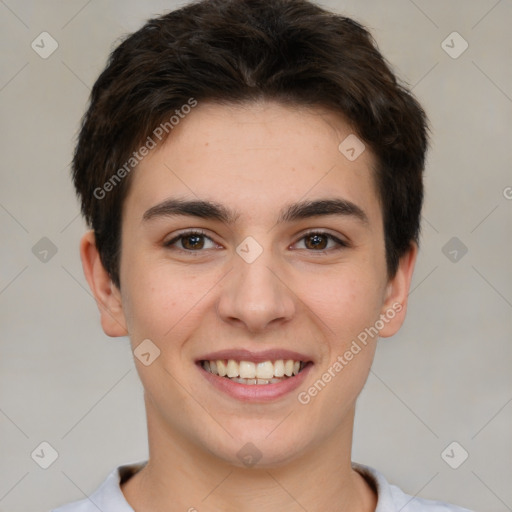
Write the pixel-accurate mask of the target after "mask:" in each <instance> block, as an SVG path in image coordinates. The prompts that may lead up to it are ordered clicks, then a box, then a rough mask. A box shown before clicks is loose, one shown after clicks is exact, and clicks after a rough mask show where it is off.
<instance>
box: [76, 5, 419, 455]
mask: <svg viewBox="0 0 512 512" xmlns="http://www.w3.org/2000/svg"><path fill="white" fill-rule="evenodd" d="M426 149H427V128H426V118H425V114H424V112H423V110H422V108H421V107H420V105H419V104H418V103H417V101H416V100H415V99H414V98H413V96H412V95H411V94H410V92H408V91H407V90H406V88H405V87H403V86H402V85H401V84H400V83H399V82H398V81H397V79H396V78H395V76H394V74H393V72H392V71H391V69H390V67H389V65H388V64H387V63H386V62H385V60H384V58H383V57H382V55H381V54H380V53H379V51H378V49H377V47H376V45H375V42H374V41H373V40H372V38H371V36H370V34H369V33H368V32H367V31H366V30H365V29H364V28H363V27H362V26H361V25H359V24H358V23H356V22H355V21H353V20H351V19H348V18H345V17H342V16H338V15H334V14H332V13H329V12H327V11H324V10H322V9H321V8H320V7H318V6H316V5H314V4H312V3H309V2H306V1H300V0H299V1H290V0H276V1H275V2H266V1H263V0H261V1H249V0H242V1H240V0H236V1H234V0H213V1H208V2H207V1H202V2H195V3H192V4H190V5H188V6H185V7H183V8H181V9H179V10H176V11H173V12H171V13H169V14H166V15H164V16H162V17H159V18H156V19H153V20H150V21H148V22H147V23H146V25H144V27H142V28H141V29H140V30H139V31H137V32H136V33H134V34H132V35H130V36H129V37H127V38H126V39H125V40H124V41H123V42H122V43H121V44H120V45H119V46H118V47H117V48H116V49H115V50H114V51H113V52H112V54H111V56H110V59H109V62H108V65H107V67H106V68H105V70H104V71H103V72H102V74H101V75H100V77H99V78H98V80H97V81H96V83H95V85H94V87H93V90H92V93H91V101H90V106H89V108H88V111H87V113H86V115H85V116H84V119H83V123H82V127H81V131H80V134H79V139H78V143H77V146H76V151H75V156H74V160H73V178H74V183H75V186H76V189H77V192H78V195H79V197H80V200H81V207H82V212H83V214H84V216H85V218H86V219H87V221H88V223H89V224H90V226H91V228H92V231H91V232H90V233H88V234H87V235H86V236H85V237H84V239H83V241H82V259H83V262H84V269H85V273H86V277H87V279H88V281H89V284H90V285H91V288H92V289H93V292H94V293H95V296H96V298H97V299H98V303H99V304H100V306H101V310H102V325H103V328H104V330H105V332H106V333H107V334H109V335H111V336H122V335H126V334H129V335H130V338H131V341H132V345H133V347H134V348H136V347H137V346H138V345H139V344H140V343H141V342H142V341H143V340H147V339H149V340H151V344H152V345H151V346H152V347H153V348H154V350H155V351H156V352H155V354H156V353H159V357H158V358H156V359H155V360H154V362H152V364H151V365H148V366H145V365H144V364H142V363H141V362H140V361H138V360H136V363H137V365H138V370H139V374H140V375H141V379H142V381H143V384H144V386H145V389H146V395H147V397H148V396H149V403H147V406H149V407H150V408H152V410H153V421H154V422H155V424H157V423H160V425H167V426H171V428H173V429H174V432H175V433H176V435H180V436H181V437H182V438H183V439H186V440H188V441H189V442H190V443H191V445H194V446H202V447H207V449H208V450H210V451H211V452H214V453H215V454H216V455H218V456H220V457H222V458H224V459H230V457H231V456H232V455H233V446H232V442H233V437H234V438H236V439H237V442H236V446H238V447H240V446H241V445H243V442H246V441H249V440H251V441H254V442H255V441H257V442H258V443H259V446H262V448H263V450H262V451H263V452H264V454H267V457H268V458H267V459H266V461H267V462H268V463H272V461H274V462H275V461H278V460H279V461H284V460H286V459H289V458H290V457H292V456H293V455H292V451H293V450H294V453H295V454H297V453H299V452H301V450H302V451H304V452H305V451H306V450H307V448H308V447H311V446H313V445H314V444H315V443H318V442H319V439H322V438H323V439H326V438H328V437H329V435H330V434H333V433H334V432H336V431H337V430H338V429H339V428H341V425H343V424H344V423H343V422H346V421H347V420H348V419H349V418H350V414H351V411H353V406H354V403H355V399H356V397H357V395H358V394H359V392H360V390H361V389H362V387H363V385H364V382H365V380H366V377H367V375H368V371H369V368H370V365H371V361H372V358H373V353H374V349H375V341H376V339H377V337H378V336H390V335H392V334H394V333H395V332H396V331H397V330H398V329H399V327H400V325H401V323H402V322H403V318H404V315H405V309H406V308H405V306H406V302H407V293H408V288H409V284H410V279H411V276H412V271H413V267H414V262H415V257H416V251H417V245H418V236H419V229H420V214H421V206H422V199H423V185H422V172H423V167H424V158H425V152H426ZM170 199H171V201H170ZM191 228H194V229H193V231H195V234H193V235H190V234H188V238H186V239H184V238H181V239H179V240H178V238H177V237H178V235H183V234H184V233H186V232H187V230H188V231H191V230H192V229H191ZM308 233H309V235H308ZM322 233H323V234H322ZM305 235H308V236H306V238H304V237H305ZM191 240H192V243H190V242H191ZM311 242H313V243H311ZM248 254H250V255H251V256H250V257H248ZM397 304H399V305H400V306H397ZM391 310H393V314H392V315H391V313H389V312H390V311H391ZM382 315H387V316H386V317H385V318H383V317H382ZM377 321H379V322H380V323H379V324H377V325H378V328H376V327H375V325H376V322H377ZM381 325H382V328H381V327H380V326H381ZM372 327H373V331H371V328H372ZM365 329H366V330H367V331H365ZM374 331H375V333H376V332H377V331H378V335H377V334H375V333H374V334H372V335H370V336H369V338H368V336H367V339H366V340H365V341H366V343H362V342H361V336H360V335H361V333H362V332H372V333H373V332H374ZM357 339H359V340H360V342H359V344H357V343H356V344H357V345H358V346H359V348H360V349H361V350H360V352H361V354H362V355H359V352H358V351H357V349H355V348H354V349H351V347H354V345H353V342H354V340H357ZM234 349H240V350H248V351H249V352H250V353H252V354H253V355H254V354H255V353H259V352H261V351H265V350H267V349H270V350H289V351H293V352H296V353H297V354H296V358H298V357H303V358H304V359H307V361H304V362H305V363H309V365H308V366H307V368H306V370H307V371H306V372H304V371H303V372H301V373H303V374H304V375H303V376H302V377H301V378H302V380H303V381H304V382H303V385H302V388H301V389H298V388H297V389H296V391H295V396H297V395H298V394H299V392H300V391H303V392H304V389H307V387H306V388H304V386H311V384H312V383H313V382H314V381H317V380H318V379H319V378H320V377H321V376H322V375H323V374H324V373H325V371H328V369H329V368H331V370H330V373H331V379H329V380H332V384H331V383H329V386H328V389H327V386H326V389H325V390H323V389H322V392H321V393H319V392H318V390H317V393H315V392H312V393H307V396H309V397H310V398H311V394H313V395H314V396H315V399H314V400H310V399H307V398H304V399H303V400H302V402H301V401H300V400H297V399H295V400H290V394H285V395H283V396H281V397H278V398H275V399H273V400H268V399H265V400H261V401H256V402H255V403H251V405H252V406H247V403H245V402H244V401H240V399H239V398H238V399H237V398H233V397H232V396H231V395H226V394H225V393H223V392H222V391H219V390H218V389H217V388H216V387H215V386H214V387H210V385H209V381H208V380H205V381H204V382H203V381H202V380H201V379H197V375H196V374H195V373H194V372H196V370H197V371H198V372H203V371H204V370H203V369H202V368H200V365H201V364H202V363H201V361H203V360H204V359H208V357H207V356H208V355H212V354H214V353H215V354H216V356H217V355H218V356H219V357H220V355H222V354H220V355H219V353H217V352H218V351H228V353H229V351H233V350H234ZM152 350H153V349H152ZM350 350H352V353H353V357H354V362H352V361H350V364H348V361H347V364H346V365H345V363H343V365H342V369H340V370H339V371H338V372H336V371H335V370H334V369H332V366H333V364H334V362H335V361H336V360H338V357H339V356H342V355H343V354H344V353H346V352H347V351H350ZM355 354H357V356H356V355H355ZM269 357H271V356H269ZM278 357H280V356H279V355H278ZM240 358H242V356H241V355H240V357H239V359H240ZM247 358H249V356H247ZM242 359H243V358H242ZM292 359H293V357H292ZM345 360H346V359H344V361H345ZM350 360H352V357H351V358H350ZM338 362H339V360H338ZM340 364H341V362H340ZM338 368H339V367H338ZM341 370H343V371H341ZM333 372H334V374H335V375H336V377H334V376H333ZM201 376H202V374H201ZM294 378H295V377H294ZM308 379H309V380H308ZM184 390H186V391H184ZM190 394H193V395H194V397H196V401H197V402H203V403H205V404H206V403H212V400H215V401H216V402H217V403H216V404H215V405H214V408H216V410H218V411H219V413H220V416H221V417H222V419H221V420H220V421H221V423H222V426H219V422H218V421H214V419H213V417H208V418H207V419H206V421H208V422H211V424H212V425H213V427H214V430H213V432H215V434H214V435H212V433H211V432H212V430H209V431H208V432H210V433H209V434H208V433H206V431H205V430H204V429H203V423H204V421H205V420H204V418H201V414H204V411H203V412H202V413H201V414H200V411H201V408H200V407H198V404H197V403H194V401H191V400H188V399H187V396H189V395H190ZM316 394H318V396H317V397H316ZM302 396H303V397H305V396H306V395H302ZM304 402H307V404H305V403H304ZM176 404H179V405H178V409H179V410H178V409H177V408H176ZM283 404H284V408H285V409H287V408H288V409H290V410H291V409H292V408H296V407H309V408H310V411H311V414H313V416H314V417H315V418H317V420H313V421H309V422H308V424H307V425H306V424H304V425H302V424H301V429H300V432H301V433H300V434H298V433H297V434H294V435H295V436H299V437H300V439H297V438H296V437H294V436H293V435H289V432H299V431H298V430H297V429H296V428H294V427H297V425H296V424H295V422H301V421H302V422H304V420H303V419H301V418H299V417H297V418H296V419H291V420H289V422H287V423H288V427H287V426H286V425H285V426H284V427H283V429H282V435H279V434H278V433H276V435H275V436H274V437H273V439H270V440H269V439H267V438H265V436H264V434H265V435H266V434H267V433H268V431H269V430H270V429H271V428H270V427H271V426H272V425H276V424H277V423H278V421H279V419H280V418H282V416H284V414H283ZM333 407H334V408H335V410H336V413H334V414H333V413H332V412H331V411H332V410H333ZM241 411H242V414H241V413H240V412H241ZM297 416H298V415H297ZM326 417H328V418H329V419H328V420H327V421H326V420H325V418H326ZM157 418H158V419H157ZM322 418H323V419H322ZM217 420H218V418H217ZM191 424H192V427H191ZM215 429H216V430H215ZM288 430H289V432H288ZM227 432H229V435H228V434H227ZM215 436H218V438H219V439H221V441H220V442H219V440H218V439H216V440H215V443H214V441H213V440H212V439H213V438H214V437H215ZM230 439H231V440H230ZM263 439H265V440H263ZM283 441H289V444H287V442H283ZM213 444H215V446H216V447H215V448H213ZM255 444H256V443H255ZM292 445H293V447H294V448H293V450H292V448H291V447H292ZM290 450H292V451H290ZM229 454H231V455H229Z"/></svg>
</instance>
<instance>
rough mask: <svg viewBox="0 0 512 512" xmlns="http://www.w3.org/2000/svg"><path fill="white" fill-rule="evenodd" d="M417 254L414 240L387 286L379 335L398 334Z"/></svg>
mask: <svg viewBox="0 0 512 512" xmlns="http://www.w3.org/2000/svg"><path fill="white" fill-rule="evenodd" d="M417 255H418V245H417V244H416V243H414V242H412V243H411V246H410V249H409V251H407V253H405V254H404V255H403V256H402V257H401V258H400V262H399V265H398V270H397V272H396V274H395V276H394V277H393V278H392V279H390V280H389V283H388V285H387V287H386V296H385V300H384V304H383V306H382V311H381V318H382V319H383V323H384V327H383V329H381V330H380V332H379V336H380V337H382V338H387V337H389V336H393V335H394V334H396V333H397V332H398V330H399V329H400V327H401V326H402V324H403V322H404V320H405V314H406V311H407V300H408V295H409V289H410V286H411V281H412V275H413V272H414V265H415V263H416V257H417Z"/></svg>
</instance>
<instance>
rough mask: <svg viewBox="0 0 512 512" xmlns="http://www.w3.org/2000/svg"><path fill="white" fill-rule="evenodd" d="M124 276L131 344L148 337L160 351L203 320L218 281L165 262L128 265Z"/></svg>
mask: <svg viewBox="0 0 512 512" xmlns="http://www.w3.org/2000/svg"><path fill="white" fill-rule="evenodd" d="M127 268H131V272H127V275H126V276H125V283H126V287H125V291H126V300H125V299H124V298H123V308H124V311H125V316H126V317H127V323H128V326H129V332H130V335H131V337H132V343H133V344H135V345H136V344H137V343H139V342H140V341H141V340H142V339H145V338H149V339H151V340H152V341H153V342H154V343H156V344H157V345H158V346H159V347H160V349H161V350H165V349H166V347H168V346H169V345H170V343H171V341H172V342H174V343H173V347H174V346H175V343H176V340H179V339H181V338H183V337H185V336H186V335H187V333H188V332H189V331H190V330H191V328H192V327H193V326H194V325H197V324H198V322H200V321H201V308H202V307H203V303H204V301H203V300H202V298H203V297H204V295H205V293H206V291H208V290H209V289H210V288H212V287H213V285H214V283H215V281H216V279H215V276H210V277H208V278H207V279H203V278H201V276H198V275H197V274H196V273H192V272H190V270H187V269H185V268H183V269H181V268H174V269H171V268H169V265H168V264H166V263H165V262H164V263H162V262H159V263H155V262H152V263H151V262H145V263H141V262H139V264H137V265H135V264H134V265H132V266H129V265H127Z"/></svg>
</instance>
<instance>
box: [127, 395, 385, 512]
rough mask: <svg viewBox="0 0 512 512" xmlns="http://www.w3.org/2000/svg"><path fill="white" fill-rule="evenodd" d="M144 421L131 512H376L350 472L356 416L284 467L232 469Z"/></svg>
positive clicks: (151, 416)
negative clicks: (143, 455)
mask: <svg viewBox="0 0 512 512" xmlns="http://www.w3.org/2000/svg"><path fill="white" fill-rule="evenodd" d="M150 407H151V405H150V404H148V403H146V411H147V416H148V438H149V460H148V463H147V464H146V466H145V467H144V468H143V469H142V470H141V471H139V472H138V473H137V474H136V475H134V476H133V477H132V478H131V479H129V480H128V481H127V482H125V483H124V484H123V485H122V487H121V488H122V491H123V494H124V495H125V498H126V500H127V501H128V503H129V504H130V505H131V506H132V508H133V509H134V510H135V511H136V512H146V511H148V512H149V511H152V512H159V511H166V512H167V511H171V512H173V511H174V510H176V511H178V510H179V511H190V512H194V511H199V512H208V511H214V510H215V511H218V510H223V511H225V512H235V511H236V512H259V511H261V510H269V511H273V510H279V511H282V512H298V511H304V510H307V511H308V512H316V511H322V512H331V511H332V512H334V511H336V512H345V511H349V510H350V511H351V512H374V510H375V507H376V503H377V497H376V495H375V493H374V491H373V490H372V488H371V487H370V485H369V484H368V482H366V480H365V479H364V478H363V477H362V476H361V475H360V474H359V473H357V472H356V471H354V470H353V469H352V467H351V445H352V425H353V417H354V409H352V411H351V414H350V416H351V417H350V418H348V419H347V422H346V428H344V429H343V430H341V431H336V432H334V433H333V435H332V436H331V438H329V439H325V440H323V442H322V444H321V446H320V445H319V446H316V447H311V449H310V450H309V451H308V452H307V453H304V454H302V455H301V456H299V457H294V458H293V460H290V461H289V462H287V463H283V464H280V465H278V466H272V467H267V468H258V467H257V466H255V467H251V468H244V467H242V468H241V467H238V466H235V465H233V464H230V463H229V462H228V461H225V460H221V459H219V458H218V457H216V456H214V455H212V454H210V453H208V452H206V451H205V450H204V449H201V448H200V447H199V446H197V445H194V444H193V443H191V442H190V440H189V439H187V438H186V437H184V436H180V435H179V434H177V433H176V432H172V433H170V432H169V430H168V429H166V428H165V424H164V422H163V421H162V419H161V418H158V416H157V414H156V411H154V410H153V411H150V410H149V409H148V408H150Z"/></svg>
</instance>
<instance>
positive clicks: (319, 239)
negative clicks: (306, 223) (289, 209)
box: [299, 231, 349, 252]
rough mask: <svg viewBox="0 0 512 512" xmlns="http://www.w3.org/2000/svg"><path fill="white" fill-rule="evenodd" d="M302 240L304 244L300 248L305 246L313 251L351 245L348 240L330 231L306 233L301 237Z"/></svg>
mask: <svg viewBox="0 0 512 512" xmlns="http://www.w3.org/2000/svg"><path fill="white" fill-rule="evenodd" d="M302 241H303V244H304V246H303V247H299V248H301V249H302V248H305V249H308V250H310V251H311V252H315V251H317V252H321V251H330V250H337V249H343V248H345V247H349V244H348V243H347V242H344V241H342V240H340V239H339V238H337V237H335V236H333V235H331V234H330V233H323V232H316V231H313V232H310V233H306V234H305V235H304V236H303V237H302V238H301V239H300V241H299V243H300V242H302Z"/></svg>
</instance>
